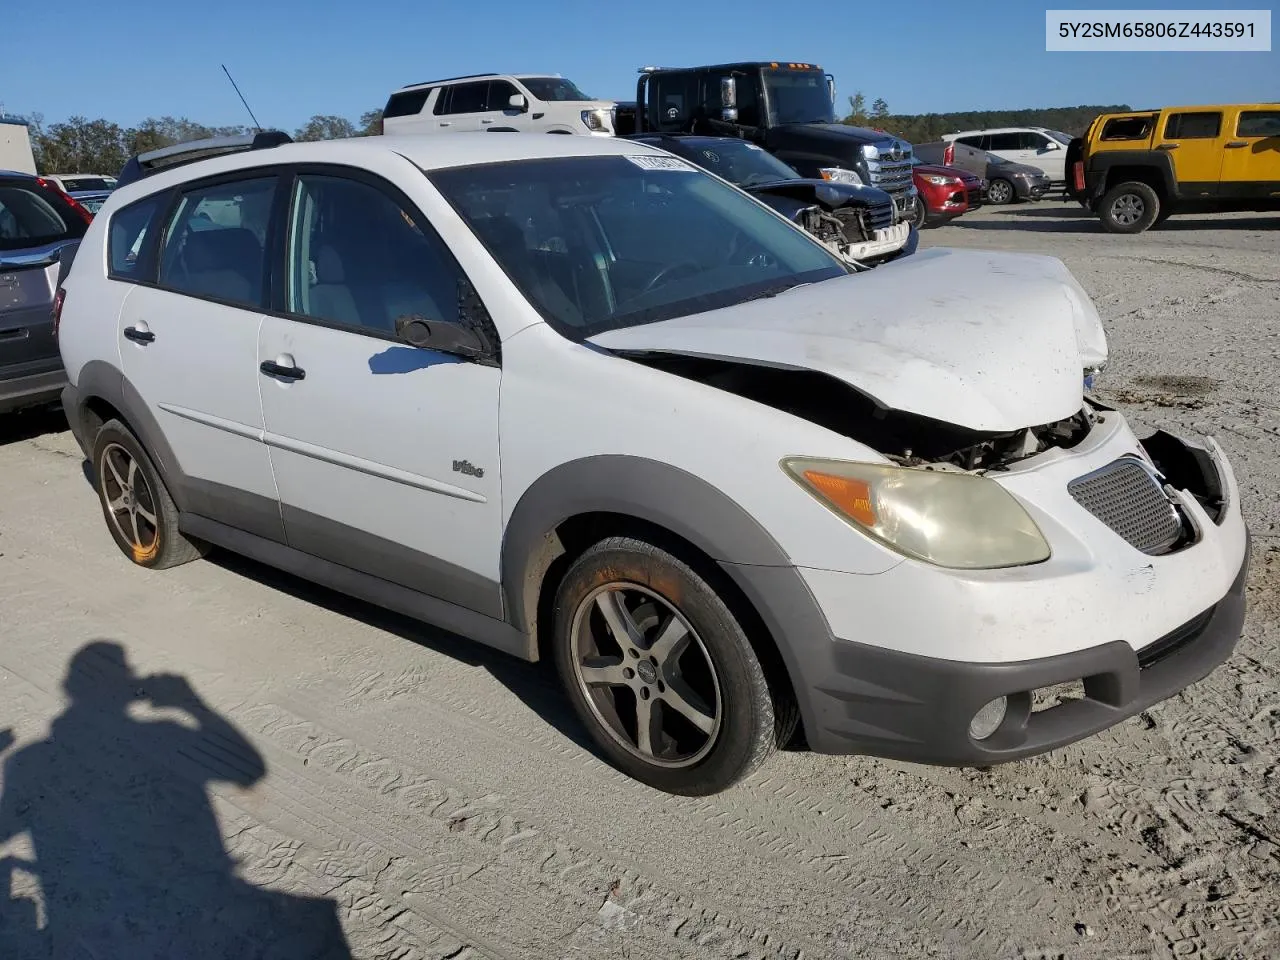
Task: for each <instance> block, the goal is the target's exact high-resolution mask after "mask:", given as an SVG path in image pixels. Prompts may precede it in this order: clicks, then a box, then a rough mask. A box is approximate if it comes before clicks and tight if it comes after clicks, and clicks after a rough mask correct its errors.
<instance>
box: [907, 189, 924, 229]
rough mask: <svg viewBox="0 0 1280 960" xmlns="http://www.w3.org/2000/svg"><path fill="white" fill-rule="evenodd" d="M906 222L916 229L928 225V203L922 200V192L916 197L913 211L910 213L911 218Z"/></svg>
mask: <svg viewBox="0 0 1280 960" xmlns="http://www.w3.org/2000/svg"><path fill="white" fill-rule="evenodd" d="M908 222H909V223H910V224H911V225H912V226H913V227H915V228H916V229H917V230H923V229H924V228H925V227H927V226H928V225H929V205H928V204H927V203H925V202H924V195H923V194H921V195H920V196H918V197H916V208H915V212H913V213H912V214H911V219H910V221H908Z"/></svg>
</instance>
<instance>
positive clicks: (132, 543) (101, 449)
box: [93, 420, 207, 570]
mask: <svg viewBox="0 0 1280 960" xmlns="http://www.w3.org/2000/svg"><path fill="white" fill-rule="evenodd" d="M93 476H94V485H95V486H96V487H97V489H98V500H99V502H100V503H101V504H102V515H103V518H104V519H105V520H106V522H107V530H108V531H109V532H110V533H111V538H112V539H113V540H115V542H116V546H118V547H119V548H120V552H121V553H123V554H124V555H125V556H126V557H128V558H129V559H130V560H132V561H133V562H134V563H136V564H138V566H141V567H151V568H153V569H157V570H163V569H164V568H166V567H176V566H177V565H178V564H181V563H186V562H187V561H189V560H195V559H196V558H197V557H200V556H202V555H203V554H204V553H205V552H206V551H207V548H206V547H205V545H204V544H202V543H198V542H196V541H194V540H191V539H189V538H187V537H186V536H184V535H183V533H182V532H181V531H180V530H179V529H178V508H177V506H176V505H175V504H174V502H173V498H172V497H170V496H169V491H168V490H167V489H166V488H165V485H164V481H163V480H161V479H160V474H159V472H158V471H157V470H156V468H155V465H154V464H153V463H152V462H151V458H150V457H149V456H147V452H146V451H145V450H143V449H142V444H140V443H139V442H138V439H137V437H135V436H134V435H133V434H132V433H131V432H130V430H129V429H128V427H126V426H125V425H124V424H123V423H121V422H120V421H119V420H108V421H107V422H106V423H105V424H103V426H102V429H100V430H99V431H98V436H97V438H96V439H95V440H94V444H93Z"/></svg>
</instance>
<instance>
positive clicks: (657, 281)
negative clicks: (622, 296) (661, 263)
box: [640, 260, 702, 294]
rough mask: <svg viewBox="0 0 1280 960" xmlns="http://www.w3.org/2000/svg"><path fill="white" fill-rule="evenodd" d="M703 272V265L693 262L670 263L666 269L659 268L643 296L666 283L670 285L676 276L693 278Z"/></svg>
mask: <svg viewBox="0 0 1280 960" xmlns="http://www.w3.org/2000/svg"><path fill="white" fill-rule="evenodd" d="M701 272H702V264H700V263H694V262H693V261H692V260H681V261H679V262H678V263H669V264H667V265H666V266H665V267H659V268H658V272H657V273H655V274H654V275H653V276H652V277H650V278H649V282H648V283H646V284H645V285H644V289H643V290H641V291H640V292H641V294H645V293H648V292H649V291H650V290H652V289H654V288H655V287H660V286H662V285H663V284H664V283H670V282H671V281H672V280H674V279H676V275H677V274H679V275H681V276H693V275H694V274H698V273H701Z"/></svg>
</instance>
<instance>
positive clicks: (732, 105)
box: [720, 77, 738, 123]
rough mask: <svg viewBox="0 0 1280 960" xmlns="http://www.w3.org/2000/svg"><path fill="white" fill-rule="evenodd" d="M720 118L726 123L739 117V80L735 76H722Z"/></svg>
mask: <svg viewBox="0 0 1280 960" xmlns="http://www.w3.org/2000/svg"><path fill="white" fill-rule="evenodd" d="M720 119H721V120H724V121H725V122H726V123H732V122H733V121H734V120H737V119H738V81H737V80H735V79H734V78H733V77H721V78H720Z"/></svg>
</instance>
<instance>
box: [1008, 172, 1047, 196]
mask: <svg viewBox="0 0 1280 960" xmlns="http://www.w3.org/2000/svg"><path fill="white" fill-rule="evenodd" d="M1013 183H1014V190H1015V191H1016V192H1017V196H1018V199H1020V200H1039V199H1041V198H1042V197H1044V195H1045V194H1046V193H1048V192H1049V187H1050V183H1049V181H1048V180H1027V179H1023V178H1022V177H1017V178H1015V179H1014V181H1013Z"/></svg>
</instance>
